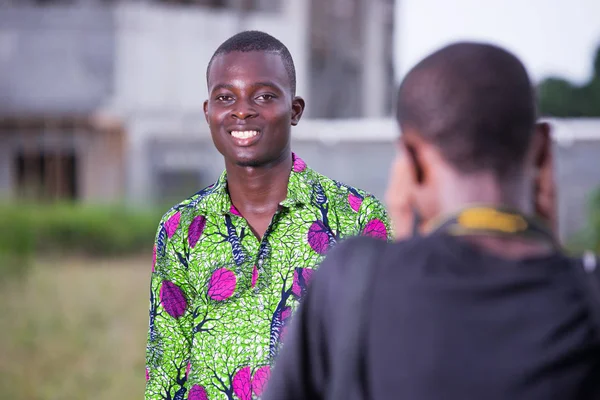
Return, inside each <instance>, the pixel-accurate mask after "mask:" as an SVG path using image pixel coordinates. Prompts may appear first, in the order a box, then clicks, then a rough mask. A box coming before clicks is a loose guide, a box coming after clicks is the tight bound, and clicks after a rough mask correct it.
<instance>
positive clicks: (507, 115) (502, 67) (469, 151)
mask: <svg viewBox="0 0 600 400" xmlns="http://www.w3.org/2000/svg"><path fill="white" fill-rule="evenodd" d="M397 118H398V123H399V124H400V128H401V129H406V128H412V129H413V130H414V131H415V132H417V133H418V134H420V135H422V136H423V137H424V138H425V139H426V140H428V141H429V142H430V143H432V144H433V145H435V146H436V147H437V148H438V149H439V150H440V152H441V154H442V156H443V157H444V158H445V159H446V161H448V162H449V163H450V164H451V165H453V166H454V167H455V168H456V169H457V170H459V171H460V172H462V173H467V174H468V173H473V172H477V171H486V172H492V173H494V174H495V175H496V176H497V177H499V178H504V177H507V176H510V175H512V174H514V173H516V172H518V169H519V167H520V166H521V165H522V163H523V161H524V160H525V157H526V153H527V151H528V149H529V146H530V142H531V139H532V137H533V132H534V129H535V121H536V106H535V93H534V89H533V87H532V84H531V81H530V79H529V76H528V74H527V71H526V70H525V67H524V66H523V64H522V63H521V61H519V59H518V58H517V57H515V56H514V55H513V54H511V53H509V52H507V51H506V50H504V49H502V48H499V47H497V46H493V45H490V44H483V43H472V42H461V43H456V44H452V45H449V46H447V47H444V48H442V49H440V50H438V51H436V52H434V53H433V54H431V55H429V56H428V57H426V58H425V59H423V60H422V61H421V62H419V63H418V64H417V65H416V66H415V67H414V68H413V69H412V70H411V71H410V72H409V73H408V74H407V75H406V77H405V78H404V80H403V82H402V84H401V85H400V89H399V92H398V98H397Z"/></svg>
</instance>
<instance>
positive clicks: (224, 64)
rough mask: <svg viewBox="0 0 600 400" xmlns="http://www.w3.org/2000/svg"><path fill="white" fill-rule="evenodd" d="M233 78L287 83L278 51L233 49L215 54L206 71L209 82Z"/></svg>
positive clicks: (223, 81)
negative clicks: (242, 50) (207, 71)
mask: <svg viewBox="0 0 600 400" xmlns="http://www.w3.org/2000/svg"><path fill="white" fill-rule="evenodd" d="M234 80H255V81H275V82H277V83H280V84H283V85H288V84H289V82H288V80H289V77H288V76H287V71H286V69H285V65H284V64H283V60H282V59H281V56H280V55H279V54H278V53H275V52H264V51H249V52H241V51H233V52H229V53H224V54H219V55H217V56H216V57H215V58H214V59H213V61H212V63H211V66H210V70H209V73H208V81H209V84H216V83H219V84H222V83H229V81H234Z"/></svg>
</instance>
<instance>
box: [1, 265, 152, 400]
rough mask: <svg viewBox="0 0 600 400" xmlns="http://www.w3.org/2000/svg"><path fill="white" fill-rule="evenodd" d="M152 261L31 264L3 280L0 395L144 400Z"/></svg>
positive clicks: (23, 399) (28, 399)
mask: <svg viewBox="0 0 600 400" xmlns="http://www.w3.org/2000/svg"><path fill="white" fill-rule="evenodd" d="M150 263H151V260H150V257H144V258H141V259H140V258H131V259H121V260H118V261H89V260H88V259H78V260H69V261H66V262H65V261H63V262H48V261H46V262H37V263H36V264H35V265H34V267H33V268H32V270H30V271H29V273H28V275H27V277H25V278H24V279H22V280H11V281H10V282H5V284H4V285H3V286H2V291H3V293H2V298H3V300H4V301H3V304H2V308H1V311H0V326H1V327H2V329H0V355H1V356H0V398H2V399H12V400H71V399H78V400H79V399H85V400H105V399H106V400H108V399H111V400H112V399H118V400H128V399H132V400H133V399H141V398H143V391H144V383H145V374H144V348H145V344H146V330H147V324H148V290H149V278H150Z"/></svg>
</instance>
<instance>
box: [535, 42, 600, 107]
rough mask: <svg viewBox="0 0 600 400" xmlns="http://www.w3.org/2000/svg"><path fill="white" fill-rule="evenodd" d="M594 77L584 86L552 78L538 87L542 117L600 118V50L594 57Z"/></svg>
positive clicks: (599, 49)
mask: <svg viewBox="0 0 600 400" xmlns="http://www.w3.org/2000/svg"><path fill="white" fill-rule="evenodd" d="M593 65H594V75H593V76H592V79H591V80H590V81H589V82H588V83H587V84H584V85H582V86H576V85H573V84H572V83H570V82H568V81H566V80H565V79H562V78H557V77H550V78H547V79H545V80H544V81H542V82H541V83H540V85H539V86H538V96H539V107H540V112H541V113H542V115H547V116H552V117H600V48H598V50H597V51H596V56H595V57H594V64H593Z"/></svg>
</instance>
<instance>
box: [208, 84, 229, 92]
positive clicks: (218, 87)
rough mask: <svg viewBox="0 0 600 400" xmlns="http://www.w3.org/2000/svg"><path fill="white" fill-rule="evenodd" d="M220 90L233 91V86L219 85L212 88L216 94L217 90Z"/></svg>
mask: <svg viewBox="0 0 600 400" xmlns="http://www.w3.org/2000/svg"><path fill="white" fill-rule="evenodd" d="M219 89H228V90H233V85H230V84H229V83H218V84H216V85H215V86H214V87H213V88H212V90H211V91H212V92H214V91H215V90H219Z"/></svg>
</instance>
